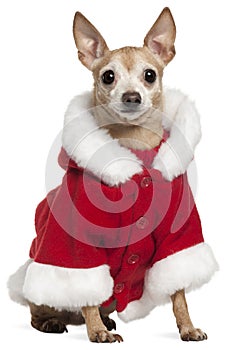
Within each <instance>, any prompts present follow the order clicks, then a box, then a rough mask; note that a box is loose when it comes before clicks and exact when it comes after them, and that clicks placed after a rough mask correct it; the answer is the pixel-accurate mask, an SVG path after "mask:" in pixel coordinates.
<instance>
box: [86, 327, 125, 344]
mask: <svg viewBox="0 0 244 350" xmlns="http://www.w3.org/2000/svg"><path fill="white" fill-rule="evenodd" d="M90 341H92V342H95V343H115V342H118V343H120V342H122V341H123V338H122V337H121V336H120V335H119V334H113V333H110V332H109V331H105V330H101V331H99V330H98V331H96V332H93V333H92V334H91V336H90Z"/></svg>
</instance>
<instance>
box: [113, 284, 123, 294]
mask: <svg viewBox="0 0 244 350" xmlns="http://www.w3.org/2000/svg"><path fill="white" fill-rule="evenodd" d="M124 288H125V285H124V283H118V284H116V285H115V287H114V293H115V294H119V293H121V292H122V291H123V290H124Z"/></svg>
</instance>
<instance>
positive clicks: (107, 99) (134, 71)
mask: <svg viewBox="0 0 244 350" xmlns="http://www.w3.org/2000/svg"><path fill="white" fill-rule="evenodd" d="M73 31H74V38H75V43H76V46H77V49H78V57H79V59H80V61H81V62H82V64H83V65H84V66H86V67H87V68H88V69H89V70H91V71H92V72H93V76H94V100H95V101H94V102H95V105H97V106H98V105H103V106H104V108H105V109H106V112H109V113H107V115H108V116H109V117H110V118H111V116H112V119H113V122H116V121H117V122H120V123H121V122H123V123H125V124H130V123H131V124H134V125H141V124H143V121H144V120H145V118H146V115H147V112H148V111H149V110H150V109H151V107H153V108H154V109H159V108H161V104H162V76H163V69H164V67H165V66H166V65H167V64H168V63H169V62H170V61H171V60H172V58H173V57H174V55H175V48H174V41H175V36H176V29H175V24H174V20H173V17H172V15H171V12H170V10H169V9H168V8H165V9H164V10H163V11H162V13H161V14H160V16H159V17H158V19H157V20H156V22H155V23H154V25H153V26H152V28H151V29H150V30H149V32H148V34H147V35H146V37H145V39H144V46H143V47H141V48H137V47H124V48H121V49H117V50H114V51H110V50H109V49H108V46H107V44H106V42H105V40H104V39H103V37H102V36H101V34H100V33H99V32H98V30H97V29H96V28H95V27H94V26H93V25H92V24H91V23H90V22H89V21H88V20H87V19H86V18H85V17H84V16H83V15H82V14H81V13H79V12H77V13H76V15H75V18H74V27H73ZM110 122H111V119H110Z"/></svg>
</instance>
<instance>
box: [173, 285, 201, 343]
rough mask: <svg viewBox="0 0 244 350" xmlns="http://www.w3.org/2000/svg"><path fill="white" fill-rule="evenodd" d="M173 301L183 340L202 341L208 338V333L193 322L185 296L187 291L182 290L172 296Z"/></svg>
mask: <svg viewBox="0 0 244 350" xmlns="http://www.w3.org/2000/svg"><path fill="white" fill-rule="evenodd" d="M171 300H172V302H173V312H174V315H175V318H176V323H177V327H178V328H179V331H180V336H181V339H182V340H185V341H190V340H193V341H200V340H205V339H207V335H206V333H204V332H203V331H202V330H201V329H199V328H195V327H194V326H193V324H192V321H191V318H190V315H189V312H188V307H187V303H186V298H185V291H184V290H180V291H178V292H176V293H175V294H174V295H172V296H171Z"/></svg>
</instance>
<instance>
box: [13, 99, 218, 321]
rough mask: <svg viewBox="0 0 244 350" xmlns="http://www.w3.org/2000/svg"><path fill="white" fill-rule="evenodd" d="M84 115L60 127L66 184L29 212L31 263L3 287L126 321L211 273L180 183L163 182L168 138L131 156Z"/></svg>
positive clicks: (22, 296) (72, 109)
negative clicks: (112, 311)
mask: <svg viewBox="0 0 244 350" xmlns="http://www.w3.org/2000/svg"><path fill="white" fill-rule="evenodd" d="M184 103H188V105H190V106H191V107H192V105H191V104H190V103H189V101H188V100H187V101H186V102H184ZM184 103H183V105H184ZM184 108H185V105H184ZM81 112H83V113H81ZM84 113H85V112H84V110H82V109H81V104H80V97H78V98H76V99H75V100H74V101H73V102H72V103H71V105H70V106H69V109H68V112H67V114H66V119H65V126H64V133H63V148H62V150H61V152H60V155H59V165H60V166H61V167H62V168H63V169H64V170H65V175H64V177H63V180H62V183H61V185H60V186H58V187H57V188H55V189H54V190H52V191H51V192H49V193H48V195H47V197H46V198H45V199H44V200H43V201H42V202H41V203H40V204H39V205H38V207H37V210H36V216H35V228H36V238H35V239H34V241H33V242H32V245H31V249H30V259H29V260H28V262H27V263H26V264H25V265H24V266H22V267H21V268H20V269H19V270H18V271H17V272H16V274H14V275H13V276H12V277H11V278H10V281H9V288H10V295H11V296H12V298H13V299H15V300H17V301H19V302H22V303H25V304H26V303H27V302H28V301H30V302H32V303H35V304H37V305H42V304H44V305H48V306H50V307H55V308H56V309H59V310H62V309H65V310H76V311H77V310H81V308H82V307H83V306H88V305H90V306H92V305H102V306H108V305H110V303H112V302H113V301H116V309H117V311H118V314H119V316H120V317H121V318H122V319H123V320H124V321H129V320H132V319H135V318H140V317H144V316H145V315H147V314H148V313H149V312H150V310H152V309H153V308H154V307H155V306H156V305H159V304H163V303H165V302H167V301H169V300H170V296H171V295H172V294H174V293H175V292H176V291H177V290H180V289H185V290H186V291H189V290H192V289H195V288H197V287H200V286H201V285H202V284H204V283H206V282H208V281H209V279H210V278H211V277H212V275H213V273H214V272H215V271H216V269H217V263H216V261H215V258H214V256H213V253H212V251H211V248H210V247H209V246H208V245H207V244H206V243H204V240H203V236H202V229H201V222H200V218H199V215H198V212H197V209H196V205H195V203H194V199H193V195H192V193H191V189H190V186H189V184H188V181H187V175H186V173H184V174H181V175H179V176H177V177H175V178H174V179H173V180H172V181H168V179H166V178H167V176H165V172H166V173H167V164H166V165H165V163H164V162H163V160H162V158H163V157H164V155H165V153H166V151H165V149H166V147H165V146H166V145H169V142H168V140H169V141H170V137H171V136H170V137H169V138H168V140H166V139H167V135H166V134H165V138H164V139H163V140H162V142H161V144H160V145H159V146H157V147H156V148H154V149H152V150H146V151H135V150H129V149H126V148H123V147H121V146H120V145H119V143H118V141H117V140H113V139H111V137H110V136H109V134H108V133H107V132H106V131H105V130H104V129H99V128H97V126H96V124H95V121H94V119H93V117H92V116H91V115H90V114H84ZM82 133H83V135H82ZM179 139H180V138H179V137H178V140H179ZM189 149H191V148H190V147H188V151H189ZM191 150H192V149H191ZM166 156H168V155H166ZM190 157H192V154H191V152H185V160H183V161H182V162H181V166H182V168H184V166H186V164H187V162H188V163H189V159H190ZM186 159H187V160H186ZM169 177H170V176H169Z"/></svg>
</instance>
